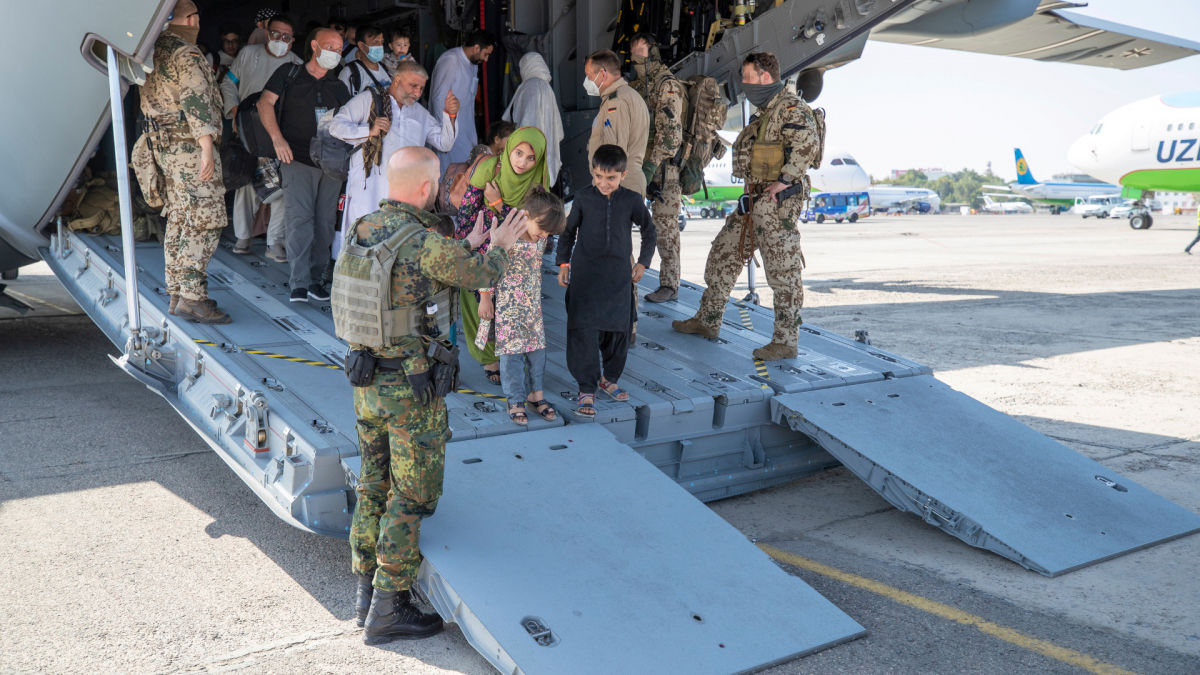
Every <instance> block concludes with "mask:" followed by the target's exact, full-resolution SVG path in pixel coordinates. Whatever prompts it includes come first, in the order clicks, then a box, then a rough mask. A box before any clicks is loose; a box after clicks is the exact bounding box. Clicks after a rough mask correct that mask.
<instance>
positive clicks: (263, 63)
mask: <svg viewBox="0 0 1200 675" xmlns="http://www.w3.org/2000/svg"><path fill="white" fill-rule="evenodd" d="M295 34H296V28H295V24H294V23H293V22H292V20H291V19H290V18H288V17H286V16H283V15H282V14H279V15H275V16H273V17H271V19H269V20H268V21H267V38H268V40H267V42H264V43H263V44H262V46H258V45H247V47H246V48H245V49H243V50H242V51H241V52H239V53H238V55H237V58H236V59H234V60H233V64H232V65H230V66H229V72H227V73H225V77H223V78H221V97H222V98H223V99H224V101H225V110H224V112H225V118H226V119H233V117H234V115H236V114H237V109H238V105H239V104H240V103H241V101H242V99H244V98H246V97H247V96H249V95H250V94H253V93H256V92H259V91H262V89H263V87H264V86H266V84H267V80H269V79H271V75H273V74H274V73H275V71H277V70H279V68H280V67H281V66H285V65H289V66H290V65H292V64H296V65H299V64H301V63H303V61H302V60H301V59H300V57H299V56H296V54H295V53H293V52H292V43H293V42H295ZM263 161H270V160H263ZM268 201H269V202H270V204H271V223H270V225H268V226H267V256H268V257H269V258H271V259H272V260H277V261H279V262H287V252H286V251H285V250H284V239H285V237H284V216H283V194H282V193H281V192H276V193H275V194H274V195H272V196H271V197H270V198H269V199H268ZM261 204H262V202H261V201H260V200H259V198H258V193H257V192H255V190H254V185H243V186H242V187H240V188H238V189H237V190H236V191H234V193H233V232H234V234H236V235H237V243H236V244H235V245H234V247H233V252H234V253H240V254H245V253H249V252H250V239H251V237H252V236H253V234H254V233H253V227H254V214H255V213H257V212H258V208H259V206H260V205H261Z"/></svg>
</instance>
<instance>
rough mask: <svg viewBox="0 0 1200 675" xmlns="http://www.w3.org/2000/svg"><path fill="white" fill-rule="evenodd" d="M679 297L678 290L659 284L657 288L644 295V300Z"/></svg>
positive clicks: (659, 300) (662, 299) (661, 300)
mask: <svg viewBox="0 0 1200 675" xmlns="http://www.w3.org/2000/svg"><path fill="white" fill-rule="evenodd" d="M678 297H679V291H677V290H675V289H674V288H671V287H670V286H659V287H658V290H656V291H654V292H653V293H647V294H646V295H645V298H646V302H667V301H669V300H675V299H676V298H678Z"/></svg>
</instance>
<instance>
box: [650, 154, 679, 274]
mask: <svg viewBox="0 0 1200 675" xmlns="http://www.w3.org/2000/svg"><path fill="white" fill-rule="evenodd" d="M681 191H682V190H681V188H680V186H679V168H678V167H675V166H672V165H671V164H670V163H669V162H668V163H667V165H666V166H665V167H663V182H662V196H661V197H659V198H658V199H656V200H654V201H652V202H650V215H651V216H652V217H653V218H654V231H655V233H656V234H657V235H658V243H657V246H658V259H659V260H658V284H659V285H660V286H666V287H667V288H675V289H678V288H679V209H680V207H681V201H682V196H681V194H680V192H681Z"/></svg>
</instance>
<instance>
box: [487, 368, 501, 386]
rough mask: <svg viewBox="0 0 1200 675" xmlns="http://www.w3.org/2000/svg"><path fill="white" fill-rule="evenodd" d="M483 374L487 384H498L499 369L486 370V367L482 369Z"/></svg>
mask: <svg viewBox="0 0 1200 675" xmlns="http://www.w3.org/2000/svg"><path fill="white" fill-rule="evenodd" d="M483 374H484V375H486V376H487V379H488V382H491V383H492V384H500V369H499V368H497V369H495V370H488V369H487V367H486V366H485V367H484V369H483Z"/></svg>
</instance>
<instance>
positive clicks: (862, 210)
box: [800, 192, 871, 223]
mask: <svg viewBox="0 0 1200 675" xmlns="http://www.w3.org/2000/svg"><path fill="white" fill-rule="evenodd" d="M869 215H871V196H870V195H868V194H867V193H866V192H818V193H817V194H815V195H813V196H812V197H810V198H809V201H808V208H806V209H805V210H804V213H803V214H801V216H800V222H802V223H807V222H808V221H810V220H815V221H817V222H818V223H823V222H825V219H826V218H833V219H834V220H835V221H837V222H839V223H840V222H842V221H843V220H848V221H850V222H852V223H854V222H858V219H859V218H866V217H867V216H869Z"/></svg>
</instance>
